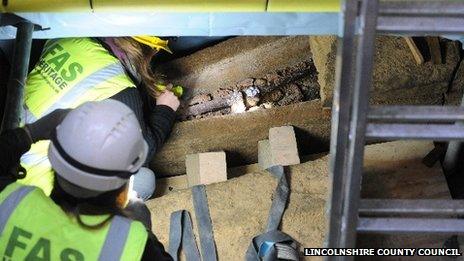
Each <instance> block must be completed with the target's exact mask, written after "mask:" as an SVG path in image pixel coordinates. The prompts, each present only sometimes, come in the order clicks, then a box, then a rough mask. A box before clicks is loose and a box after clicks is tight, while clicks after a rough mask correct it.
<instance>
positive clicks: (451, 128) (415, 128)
mask: <svg viewBox="0 0 464 261" xmlns="http://www.w3.org/2000/svg"><path fill="white" fill-rule="evenodd" d="M366 137H367V138H370V139H382V140H400V139H420V140H435V141H449V140H464V126H462V125H456V124H388V123H368V124H367V127H366Z"/></svg>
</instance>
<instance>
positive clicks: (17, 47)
mask: <svg viewBox="0 0 464 261" xmlns="http://www.w3.org/2000/svg"><path fill="white" fill-rule="evenodd" d="M7 25H11V26H14V27H16V29H17V30H16V38H15V43H14V53H13V63H12V64H11V69H10V76H9V79H8V84H7V95H6V100H5V110H4V112H3V116H2V124H1V127H0V133H1V132H3V131H5V130H9V129H14V128H16V127H18V126H19V124H20V123H21V112H22V111H23V109H22V108H23V100H24V99H23V96H24V84H25V82H26V77H27V70H28V68H29V58H30V54H31V46H32V32H33V31H34V30H41V29H42V28H41V27H40V26H38V25H35V24H33V23H31V22H29V21H27V20H25V19H23V18H21V17H19V16H16V15H14V14H0V26H7Z"/></svg>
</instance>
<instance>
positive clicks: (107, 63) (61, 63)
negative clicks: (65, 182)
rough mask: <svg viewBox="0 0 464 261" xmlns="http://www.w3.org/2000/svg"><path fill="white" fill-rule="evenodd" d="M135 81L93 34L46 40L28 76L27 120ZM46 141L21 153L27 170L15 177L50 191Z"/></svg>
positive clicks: (107, 95)
mask: <svg viewBox="0 0 464 261" xmlns="http://www.w3.org/2000/svg"><path fill="white" fill-rule="evenodd" d="M128 87H129V88H134V87H135V84H134V83H133V82H132V80H131V79H130V77H129V76H128V75H127V74H126V72H125V70H124V66H123V65H122V64H121V62H120V61H119V60H118V59H117V58H116V57H114V56H113V55H111V54H110V53H109V52H108V51H107V50H106V49H105V48H104V47H103V46H102V45H101V44H100V43H98V42H97V41H95V40H93V39H91V38H63V39H53V40H49V41H47V43H46V44H45V47H44V51H43V53H42V56H41V57H40V60H39V62H38V63H37V64H36V66H35V68H34V69H33V70H32V72H31V73H30V74H29V75H28V78H27V81H26V87H25V115H24V119H25V123H31V122H34V121H35V120H37V119H39V118H41V117H43V116H45V115H46V114H48V113H50V112H52V111H53V110H55V109H59V108H75V107H77V106H79V105H81V104H82V103H84V102H87V101H100V100H104V99H107V98H110V97H111V96H113V95H115V94H117V93H119V92H120V91H122V90H124V89H126V88H128ZM48 145H49V141H40V142H38V143H36V144H33V145H32V147H31V149H30V150H29V152H27V153H26V154H24V155H23V157H21V164H22V166H23V167H24V168H25V169H26V170H27V176H26V178H24V179H22V180H20V181H19V182H20V183H22V184H25V185H34V186H37V187H40V188H41V189H43V190H44V192H45V194H47V195H50V193H51V190H52V188H53V175H52V168H51V165H50V162H49V161H48V157H47V150H48Z"/></svg>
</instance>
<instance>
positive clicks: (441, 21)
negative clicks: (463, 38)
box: [377, 16, 464, 35]
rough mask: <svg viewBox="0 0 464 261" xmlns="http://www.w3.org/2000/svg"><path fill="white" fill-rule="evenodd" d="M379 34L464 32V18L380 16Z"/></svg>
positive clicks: (378, 20)
mask: <svg viewBox="0 0 464 261" xmlns="http://www.w3.org/2000/svg"><path fill="white" fill-rule="evenodd" d="M377 31H378V32H379V33H392V34H414V35H440V34H461V33H462V32H464V17H446V18H442V17H405V16H379V17H378V19H377Z"/></svg>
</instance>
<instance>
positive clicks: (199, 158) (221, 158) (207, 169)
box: [185, 151, 227, 187]
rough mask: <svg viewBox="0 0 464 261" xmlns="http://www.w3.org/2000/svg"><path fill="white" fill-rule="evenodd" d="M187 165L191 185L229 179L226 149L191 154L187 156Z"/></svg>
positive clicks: (188, 180)
mask: <svg viewBox="0 0 464 261" xmlns="http://www.w3.org/2000/svg"><path fill="white" fill-rule="evenodd" d="M185 165H186V169H187V182H188V185H189V187H192V186H195V185H200V184H205V185H206V184H211V183H216V182H222V181H226V180H227V163H226V153H225V152H224V151H220V152H206V153H197V154H189V155H187V156H186V159H185Z"/></svg>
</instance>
